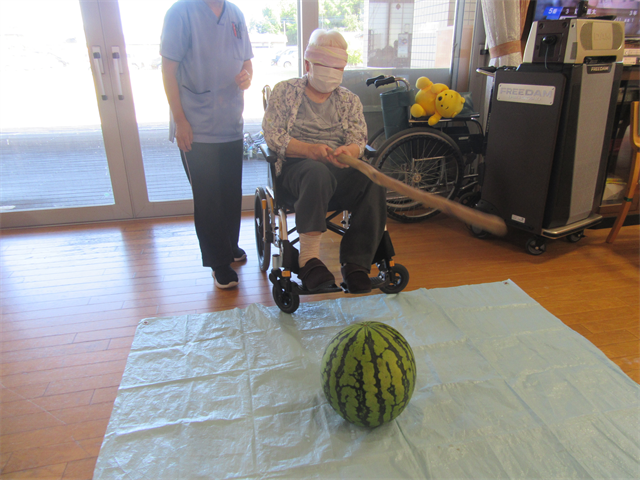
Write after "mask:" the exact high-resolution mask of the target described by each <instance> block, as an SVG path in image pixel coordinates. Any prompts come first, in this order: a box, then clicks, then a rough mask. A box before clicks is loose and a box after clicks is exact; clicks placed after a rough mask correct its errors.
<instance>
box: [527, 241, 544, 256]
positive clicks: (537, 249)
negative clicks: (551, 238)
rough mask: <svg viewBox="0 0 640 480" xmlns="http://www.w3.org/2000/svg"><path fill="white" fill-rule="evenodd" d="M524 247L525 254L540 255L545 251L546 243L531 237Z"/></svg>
mask: <svg viewBox="0 0 640 480" xmlns="http://www.w3.org/2000/svg"><path fill="white" fill-rule="evenodd" d="M526 247H527V252H529V253H530V254H531V255H542V254H543V253H544V252H546V251H547V243H546V242H545V241H544V240H543V239H542V238H538V237H531V238H530V239H529V240H527V245H526Z"/></svg>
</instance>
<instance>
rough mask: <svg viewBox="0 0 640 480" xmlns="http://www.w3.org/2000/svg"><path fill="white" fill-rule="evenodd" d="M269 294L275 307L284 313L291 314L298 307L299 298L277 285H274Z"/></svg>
mask: <svg viewBox="0 0 640 480" xmlns="http://www.w3.org/2000/svg"><path fill="white" fill-rule="evenodd" d="M271 294H272V295H273V299H274V300H275V302H276V305H277V306H278V308H279V309H280V310H282V311H283V312H284V313H293V312H295V311H296V310H297V309H298V307H299V306H300V296H299V295H296V294H295V293H292V292H285V291H284V290H282V289H281V288H280V287H279V286H278V285H276V284H274V285H273V288H272V289H271Z"/></svg>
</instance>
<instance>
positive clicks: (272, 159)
mask: <svg viewBox="0 0 640 480" xmlns="http://www.w3.org/2000/svg"><path fill="white" fill-rule="evenodd" d="M260 152H262V155H264V158H265V160H266V161H267V162H269V163H276V161H277V160H278V157H277V156H276V154H275V153H274V152H272V151H271V150H269V147H268V146H267V144H266V143H261V144H260Z"/></svg>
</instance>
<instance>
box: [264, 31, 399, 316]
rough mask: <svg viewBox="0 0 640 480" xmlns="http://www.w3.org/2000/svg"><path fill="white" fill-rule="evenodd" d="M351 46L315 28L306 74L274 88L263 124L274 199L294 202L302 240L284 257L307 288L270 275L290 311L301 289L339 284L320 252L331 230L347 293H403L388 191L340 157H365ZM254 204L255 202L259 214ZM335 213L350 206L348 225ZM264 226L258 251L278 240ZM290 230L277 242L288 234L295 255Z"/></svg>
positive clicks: (278, 300) (331, 288)
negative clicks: (337, 223) (347, 72)
mask: <svg viewBox="0 0 640 480" xmlns="http://www.w3.org/2000/svg"><path fill="white" fill-rule="evenodd" d="M346 49H347V43H346V41H345V40H344V38H343V37H342V35H340V34H339V33H338V32H336V31H330V32H326V31H324V30H316V31H314V32H313V33H312V34H311V38H310V41H309V46H308V48H307V50H306V52H305V57H304V58H305V70H306V72H307V74H306V75H305V76H303V77H302V78H295V79H291V80H287V81H284V82H280V83H278V84H277V85H276V86H275V87H274V89H273V92H272V93H271V95H270V96H269V99H268V103H267V108H266V112H265V116H264V120H263V124H262V126H263V131H264V136H265V140H266V142H267V145H268V150H269V151H270V153H269V152H267V154H268V155H270V158H268V160H270V161H272V162H273V163H272V165H271V171H272V173H273V176H274V178H273V179H272V181H273V182H274V190H275V192H276V194H275V196H276V197H278V201H276V202H275V203H276V204H278V203H281V202H280V200H282V199H287V200H288V202H284V203H285V204H286V203H289V210H290V211H294V212H295V220H296V229H297V232H298V239H299V243H300V245H299V248H300V251H299V255H298V258H297V265H296V264H295V263H296V261H295V259H293V258H289V259H288V261H287V262H285V263H291V265H285V271H286V270H287V268H288V267H289V268H291V271H293V272H294V273H297V274H298V278H299V279H300V280H301V282H302V287H301V288H300V287H299V286H297V284H293V282H290V279H289V278H288V274H287V273H285V274H282V273H281V272H280V270H279V269H278V271H277V272H275V273H274V272H272V275H271V276H270V278H271V281H272V282H273V283H274V298H275V299H276V303H278V306H280V307H281V308H282V307H283V305H284V306H285V307H286V309H288V310H295V308H297V305H298V301H299V300H298V299H297V295H298V294H308V293H325V292H327V291H335V290H337V287H336V286H335V278H334V276H333V274H332V273H331V271H330V270H329V269H328V268H327V267H326V266H325V264H324V263H323V262H322V260H321V259H320V258H319V257H320V239H321V236H322V234H323V233H324V232H325V231H326V230H327V228H330V229H331V230H333V231H338V233H341V234H342V235H343V238H342V240H341V242H340V263H341V274H342V279H343V283H342V287H343V289H344V290H345V291H347V292H349V293H367V292H370V291H371V289H372V288H382V289H383V291H385V289H386V290H388V291H399V290H401V289H403V288H404V286H406V283H407V281H408V273H407V272H406V269H404V267H401V266H396V267H398V268H396V269H395V270H394V269H393V268H392V267H393V262H392V260H391V255H393V247H392V246H391V242H390V240H389V238H388V234H387V233H386V198H385V195H386V194H385V189H384V188H383V187H380V186H379V185H376V184H374V183H373V182H371V181H370V180H369V179H368V178H367V177H366V176H365V175H364V174H362V173H361V172H359V171H357V170H356V169H352V168H348V167H347V166H346V165H344V164H342V163H340V162H339V161H338V160H337V156H338V155H339V154H341V153H345V154H347V155H349V156H352V157H361V156H362V154H363V151H364V147H365V145H366V140H367V126H366V123H365V119H364V115H363V110H362V104H361V102H360V99H359V98H358V96H357V95H355V94H354V93H352V92H350V91H349V90H347V89H346V88H344V87H341V86H340V83H341V82H342V73H343V70H344V67H345V66H346V65H347V51H346ZM274 157H275V158H274ZM260 196H265V195H264V193H262V194H261V195H260ZM256 200H257V201H258V200H262V199H259V198H258V197H257V198H256ZM265 203H266V202H265ZM261 204H263V202H262V201H261ZM274 208H280V207H279V206H276V207H274ZM257 209H258V202H257V203H256V217H258V211H257ZM261 210H262V207H261ZM285 210H286V207H285ZM331 211H348V212H350V214H349V215H347V216H346V217H347V218H346V223H348V227H346V228H338V229H337V230H336V229H334V228H331V227H330V226H329V223H330V221H328V219H327V213H328V212H331ZM334 216H335V215H334ZM263 217H264V215H263ZM331 218H333V216H332V217H329V220H330V219H331ZM285 220H286V215H285ZM256 221H257V222H260V219H258V218H256ZM265 229H269V228H268V225H264V224H263V225H262V229H261V231H260V233H262V234H263V237H264V238H263V239H262V243H261V242H260V239H259V238H256V240H257V242H258V247H259V248H258V249H259V250H260V245H262V246H263V247H264V243H266V242H272V241H273V240H274V236H273V235H272V234H273V232H269V233H270V234H271V235H269V236H267V235H264V234H265ZM269 230H271V229H269ZM283 230H284V231H283ZM287 233H288V232H286V227H283V226H282V225H281V226H280V238H279V241H280V242H281V243H283V239H284V243H287V244H285V245H284V247H285V248H284V254H285V256H289V257H291V254H292V253H293V256H295V253H296V252H294V250H295V249H291V248H286V247H290V245H288V243H289V242H288V239H287ZM256 235H258V231H256ZM267 237H269V238H267ZM276 243H277V242H276ZM291 243H293V242H291ZM279 246H280V247H283V245H279ZM259 256H260V252H259ZM266 261H267V262H268V259H266ZM374 262H376V263H378V268H379V270H380V271H381V273H380V274H379V275H378V277H374V278H373V279H371V278H370V277H369V272H370V270H371V265H372V263H374ZM262 263H264V262H262ZM267 265H268V263H267ZM265 270H266V268H265ZM372 280H373V282H372ZM287 299H288V300H289V301H288V300H287ZM282 304H283V305H282ZM285 311H286V310H285Z"/></svg>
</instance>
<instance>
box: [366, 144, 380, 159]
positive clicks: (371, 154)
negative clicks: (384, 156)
mask: <svg viewBox="0 0 640 480" xmlns="http://www.w3.org/2000/svg"><path fill="white" fill-rule="evenodd" d="M377 153H378V151H377V150H376V149H375V148H373V147H372V146H371V145H365V147H364V158H366V159H370V158H373V157H375V156H376V154H377Z"/></svg>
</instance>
